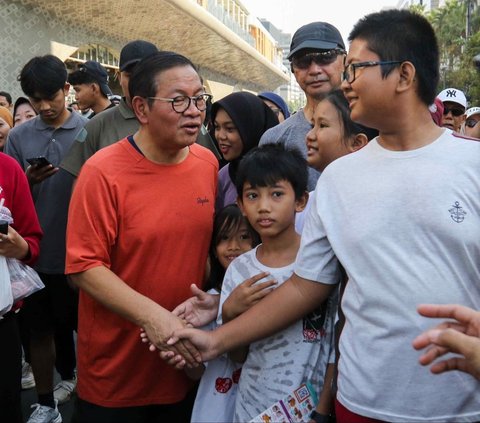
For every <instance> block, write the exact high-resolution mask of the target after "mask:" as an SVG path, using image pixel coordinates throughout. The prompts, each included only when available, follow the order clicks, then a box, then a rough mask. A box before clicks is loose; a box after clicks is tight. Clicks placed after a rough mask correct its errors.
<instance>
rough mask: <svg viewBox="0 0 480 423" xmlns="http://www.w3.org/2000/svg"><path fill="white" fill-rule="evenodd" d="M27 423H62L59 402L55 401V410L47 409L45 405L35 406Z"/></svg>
mask: <svg viewBox="0 0 480 423" xmlns="http://www.w3.org/2000/svg"><path fill="white" fill-rule="evenodd" d="M34 407H35V410H34V412H33V413H32V414H31V416H30V418H29V419H28V420H27V423H62V415H61V414H60V412H59V411H58V407H57V401H55V408H52V407H47V406H45V405H40V404H33V405H32V406H31V408H34Z"/></svg>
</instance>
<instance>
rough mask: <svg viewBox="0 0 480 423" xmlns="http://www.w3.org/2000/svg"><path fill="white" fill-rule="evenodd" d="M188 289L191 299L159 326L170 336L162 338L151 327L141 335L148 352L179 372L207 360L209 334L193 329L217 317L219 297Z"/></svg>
mask: <svg viewBox="0 0 480 423" xmlns="http://www.w3.org/2000/svg"><path fill="white" fill-rule="evenodd" d="M190 288H191V291H192V294H193V297H191V298H189V299H188V300H186V301H184V302H183V303H182V304H180V305H179V306H177V307H176V308H175V309H174V310H173V311H172V313H171V314H170V316H168V317H167V319H166V320H168V321H164V322H163V324H162V325H161V326H164V327H169V328H170V331H169V332H170V335H168V336H167V337H166V338H165V337H162V336H161V332H162V331H161V329H160V330H159V329H154V328H152V330H148V329H147V328H145V329H142V330H141V333H140V338H141V340H142V342H143V343H146V344H149V347H148V348H149V350H150V351H152V352H154V351H157V350H158V351H159V355H160V358H161V359H162V360H164V361H165V362H166V363H167V364H169V365H170V366H173V367H175V368H176V369H178V370H181V369H183V368H184V367H188V368H193V367H197V366H198V365H199V364H201V363H202V362H203V361H206V360H207V359H209V358H208V356H207V351H208V345H209V342H208V339H209V335H210V334H209V333H208V332H204V331H201V330H196V329H193V328H196V327H201V326H204V325H206V324H208V323H210V322H211V321H212V320H214V319H215V318H216V316H217V310H218V304H219V299H220V295H212V294H208V293H206V292H204V291H202V290H201V289H199V288H198V287H197V286H196V285H195V284H192V285H191V287H190ZM172 328H173V330H172ZM159 332H160V333H159ZM166 333H168V332H166ZM159 338H160V339H159ZM162 338H163V339H162Z"/></svg>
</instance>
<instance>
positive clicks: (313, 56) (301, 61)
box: [292, 48, 347, 69]
mask: <svg viewBox="0 0 480 423" xmlns="http://www.w3.org/2000/svg"><path fill="white" fill-rule="evenodd" d="M341 54H347V52H346V51H345V50H343V49H341V48H333V49H331V50H325V51H312V52H310V53H306V54H303V55H298V56H293V57H292V66H294V67H295V68H298V69H308V68H309V67H310V65H311V64H312V62H314V63H315V64H316V65H319V66H325V65H329V64H330V63H333V62H334V61H335V60H336V59H337V57H338V56H339V55H341Z"/></svg>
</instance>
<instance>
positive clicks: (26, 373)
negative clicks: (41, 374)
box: [22, 361, 35, 389]
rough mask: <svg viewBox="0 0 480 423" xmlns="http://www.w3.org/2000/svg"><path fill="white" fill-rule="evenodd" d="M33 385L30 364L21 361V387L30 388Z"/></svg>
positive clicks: (33, 380) (33, 379)
mask: <svg viewBox="0 0 480 423" xmlns="http://www.w3.org/2000/svg"><path fill="white" fill-rule="evenodd" d="M34 387H35V378H34V377H33V372H32V366H30V364H28V363H26V362H25V361H24V362H23V365H22V389H30V388H34Z"/></svg>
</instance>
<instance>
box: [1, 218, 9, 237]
mask: <svg viewBox="0 0 480 423" xmlns="http://www.w3.org/2000/svg"><path fill="white" fill-rule="evenodd" d="M0 233H1V234H5V235H8V222H7V221H6V220H0Z"/></svg>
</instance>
